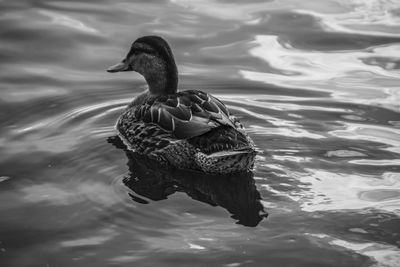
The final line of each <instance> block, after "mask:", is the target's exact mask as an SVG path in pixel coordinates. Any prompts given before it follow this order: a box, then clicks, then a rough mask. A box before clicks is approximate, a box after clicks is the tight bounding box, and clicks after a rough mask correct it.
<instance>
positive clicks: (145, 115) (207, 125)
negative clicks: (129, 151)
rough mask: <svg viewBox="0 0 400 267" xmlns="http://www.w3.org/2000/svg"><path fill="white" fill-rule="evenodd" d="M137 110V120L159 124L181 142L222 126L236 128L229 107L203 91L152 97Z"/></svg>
mask: <svg viewBox="0 0 400 267" xmlns="http://www.w3.org/2000/svg"><path fill="white" fill-rule="evenodd" d="M133 108H134V118H135V119H136V120H137V121H143V122H144V123H154V124H157V125H158V126H160V127H161V128H162V129H164V130H165V131H167V132H170V133H171V134H172V135H173V136H174V137H175V138H178V139H188V138H191V137H195V136H199V135H201V134H204V133H206V132H208V131H210V130H211V129H213V128H216V127H218V126H221V125H227V126H231V127H234V124H233V122H232V121H231V120H230V118H229V112H228V109H227V108H226V107H225V105H224V104H222V102H221V101H220V100H218V99H217V98H215V97H213V96H211V95H209V94H206V93H204V92H201V91H195V90H190V91H183V92H179V93H176V94H170V95H162V96H158V97H148V98H147V99H145V101H143V103H142V104H141V105H138V106H134V107H133Z"/></svg>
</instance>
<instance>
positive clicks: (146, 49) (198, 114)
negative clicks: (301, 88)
mask: <svg viewBox="0 0 400 267" xmlns="http://www.w3.org/2000/svg"><path fill="white" fill-rule="evenodd" d="M126 71H134V72H137V73H139V74H140V75H142V76H143V77H144V79H145V80H146V82H147V85H148V89H146V90H145V91H144V92H142V93H140V94H138V95H137V96H136V97H135V98H134V99H133V100H132V101H131V103H130V104H128V106H127V107H126V108H125V110H124V111H123V112H122V114H121V115H120V117H119V118H118V120H117V123H116V125H115V128H116V131H117V134H118V136H119V138H120V139H121V140H122V141H123V143H124V144H125V145H126V146H127V148H128V149H129V150H130V151H133V152H134V153H137V154H139V155H142V156H144V157H146V158H148V159H150V160H154V161H156V162H158V163H159V164H160V166H165V167H173V168H177V169H191V170H196V171H200V172H203V173H212V174H230V173H239V172H250V171H251V170H252V169H253V166H254V159H255V156H256V148H255V144H254V142H253V140H252V139H251V138H250V136H249V135H248V134H247V133H246V131H245V128H244V126H243V125H242V123H241V122H240V120H239V119H238V118H237V117H235V116H234V115H232V114H231V113H230V111H229V110H228V108H227V107H226V105H225V104H224V103H223V102H222V101H221V100H219V99H218V98H216V97H215V96H213V95H211V94H209V93H206V92H203V91H200V90H186V91H181V90H179V91H178V68H177V65H176V63H175V59H174V56H173V53H172V50H171V48H170V46H169V45H168V43H167V41H165V40H164V39H163V38H162V37H159V36H153V35H151V36H144V37H140V38H138V39H137V40H135V41H134V42H133V43H132V45H131V47H130V50H129V52H128V54H127V55H126V56H125V58H124V59H123V60H122V61H121V62H119V63H117V64H115V65H113V66H111V67H109V68H108V69H107V72H109V73H116V72H126Z"/></svg>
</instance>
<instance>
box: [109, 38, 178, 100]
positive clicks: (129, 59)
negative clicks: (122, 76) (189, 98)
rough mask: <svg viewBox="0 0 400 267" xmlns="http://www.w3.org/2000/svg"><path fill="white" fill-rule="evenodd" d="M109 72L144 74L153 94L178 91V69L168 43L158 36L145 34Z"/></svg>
mask: <svg viewBox="0 0 400 267" xmlns="http://www.w3.org/2000/svg"><path fill="white" fill-rule="evenodd" d="M107 71H108V72H111V73H113V72H120V71H135V72H138V73H139V74H141V75H143V77H144V78H145V79H146V82H147V84H148V85H149V91H150V93H151V94H155V95H160V94H173V93H176V92H177V87H178V70H177V67H176V64H175V60H174V56H173V54H172V51H171V48H170V47H169V45H168V43H167V42H166V41H165V40H164V39H162V38H161V37H158V36H144V37H141V38H139V39H137V40H136V41H135V42H133V44H132V46H131V49H130V50H129V52H128V54H127V55H126V57H125V59H124V60H122V62H120V63H118V64H115V65H113V66H111V67H110V68H108V69H107Z"/></svg>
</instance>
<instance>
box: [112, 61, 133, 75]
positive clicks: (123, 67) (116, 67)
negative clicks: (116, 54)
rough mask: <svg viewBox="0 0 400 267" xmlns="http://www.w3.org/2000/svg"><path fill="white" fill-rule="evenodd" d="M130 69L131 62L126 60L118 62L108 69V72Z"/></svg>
mask: <svg viewBox="0 0 400 267" xmlns="http://www.w3.org/2000/svg"><path fill="white" fill-rule="evenodd" d="M128 70H130V67H129V64H126V63H125V62H120V63H118V64H115V65H113V66H111V67H109V68H108V69H107V72H111V73H113V72H120V71H128Z"/></svg>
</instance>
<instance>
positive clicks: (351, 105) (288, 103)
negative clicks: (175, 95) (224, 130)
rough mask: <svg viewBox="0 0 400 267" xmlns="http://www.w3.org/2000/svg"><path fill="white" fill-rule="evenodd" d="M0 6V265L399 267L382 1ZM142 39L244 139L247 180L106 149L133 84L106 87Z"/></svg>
mask: <svg viewBox="0 0 400 267" xmlns="http://www.w3.org/2000/svg"><path fill="white" fill-rule="evenodd" d="M0 6H1V16H0V20H1V26H0V30H1V39H2V41H1V43H0V57H1V61H0V62H1V63H0V66H1V72H0V75H1V83H0V86H1V87H0V104H1V105H0V125H1V127H0V155H1V156H0V191H1V194H0V214H1V217H0V265H1V266H7V267H9V266H18V267H19V266H85V267H86V266H189V265H190V266H206V265H207V266H227V267H231V266H335V267H337V266H399V265H400V256H399V255H400V228H399V225H400V218H399V214H400V160H399V158H400V155H399V154H400V114H399V113H400V105H399V103H400V88H399V84H400V57H399V55H400V54H399V51H400V2H399V1H398V0H392V1H390V0H386V1H385V0H351V1H344V0H325V1H320V0H318V1H317V0H313V1H296V0H280V1H257V0H253V1H246V3H244V2H242V1H222V0H221V1H216V0H205V1H189V0H171V1H134V2H133V1H126V2H123V1H110V0H103V1H85V2H83V1H82V2H79V1H49V0H47V1H46V0H37V1H33V0H31V1H28V0H20V1H5V0H3V1H0ZM148 34H157V35H161V36H163V37H164V38H166V39H167V40H168V41H169V42H170V44H171V46H172V48H173V50H174V53H175V56H176V60H177V63H178V64H179V70H180V88H182V89H202V90H205V91H207V92H210V93H212V94H214V95H216V96H218V97H220V98H221V99H222V100H223V101H225V102H226V103H227V105H228V106H229V108H230V109H231V111H232V112H233V113H235V114H236V115H237V116H238V117H240V119H241V120H242V122H243V123H244V124H245V125H246V127H247V129H248V132H249V134H250V135H251V136H252V138H253V139H254V141H255V143H256V144H257V147H258V150H259V151H260V153H259V155H258V157H257V160H256V168H255V171H254V173H253V174H252V175H251V174H250V175H247V176H237V177H236V176H234V177H225V178H224V177H204V176H202V175H197V176H196V175H191V174H188V173H168V172H167V173H165V172H163V171H161V170H158V169H156V168H150V169H149V166H146V165H145V163H141V162H140V161H137V160H135V159H132V158H129V157H128V156H127V155H126V154H125V152H124V150H123V149H121V148H120V146H119V144H118V142H116V140H115V138H113V136H115V132H114V130H113V125H114V123H115V121H116V119H117V117H118V115H119V114H120V112H121V111H122V110H123V108H124V106H125V105H126V104H127V103H129V101H130V100H131V99H132V98H133V97H134V96H135V94H137V93H138V92H141V91H142V90H143V88H144V87H145V84H144V81H143V79H142V78H141V77H140V76H139V75H137V74H134V73H119V74H109V73H106V72H105V70H106V68H107V67H109V66H110V65H112V64H114V63H117V62H118V61H119V60H121V59H122V57H123V56H125V53H126V52H127V49H128V48H129V46H130V43H131V42H132V41H133V40H135V39H136V38H137V37H140V36H143V35H148ZM129 178H130V179H129ZM207 178H208V179H207ZM217 179H220V180H217ZM266 213H268V216H267V215H266Z"/></svg>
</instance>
